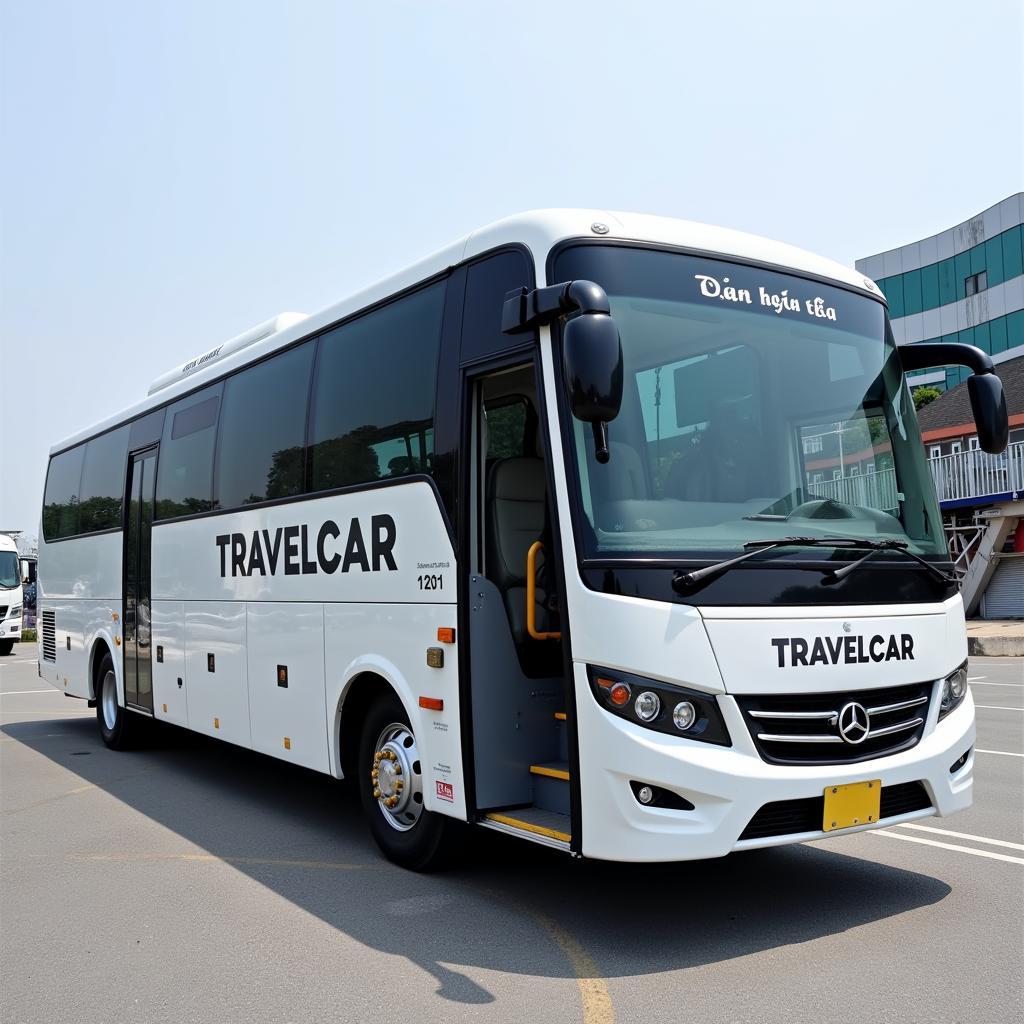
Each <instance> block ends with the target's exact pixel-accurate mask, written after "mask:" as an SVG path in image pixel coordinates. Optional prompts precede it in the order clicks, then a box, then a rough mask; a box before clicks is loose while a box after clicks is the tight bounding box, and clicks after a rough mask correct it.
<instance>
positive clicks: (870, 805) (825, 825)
mask: <svg viewBox="0 0 1024 1024" xmlns="http://www.w3.org/2000/svg"><path fill="white" fill-rule="evenodd" d="M881 806H882V780H881V779H872V780H871V781H870V782H848V783H847V784H846V785H845V786H826V787H825V814H824V816H823V819H822V823H821V827H822V829H823V830H824V831H825V832H834V831H835V830H836V829H837V828H853V826H854V825H871V824H873V823H874V822H876V821H878V812H879V810H880V809H881Z"/></svg>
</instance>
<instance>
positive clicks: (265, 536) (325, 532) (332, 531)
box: [215, 515, 398, 576]
mask: <svg viewBox="0 0 1024 1024" xmlns="http://www.w3.org/2000/svg"><path fill="white" fill-rule="evenodd" d="M342 536H343V530H342V528H341V527H339V526H338V524H337V523H336V522H335V521H334V520H333V519H327V520H325V521H324V523H323V525H321V527H320V529H319V530H318V531H317V534H316V536H315V537H314V536H313V534H312V529H311V528H310V527H309V526H307V525H306V524H302V525H301V526H283V527H281V526H279V527H278V528H277V529H276V530H253V531H252V533H222V534H220V535H219V536H217V537H216V538H215V542H216V544H217V547H218V548H219V549H220V574H221V576H227V575H228V569H229V567H230V571H231V575H232V576H253V575H258V576H276V575H278V574H279V573H283V574H284V575H285V576H299V575H302V576H309V575H312V574H315V573H320V572H322V573H327V574H331V573H335V572H350V571H351V570H352V569H354V568H356V569H359V570H360V571H362V572H379V571H380V570H381V568H386V569H387V570H388V571H389V572H394V571H395V570H396V569H397V568H398V565H397V564H396V562H395V556H394V554H393V550H394V547H395V537H396V532H395V520H394V519H393V518H392V517H391V516H389V515H379V516H371V517H370V528H369V531H368V536H367V535H366V534H364V531H363V527H362V526H361V525H360V522H359V519H358V518H353V519H351V520H350V521H349V523H348V529H347V530H345V531H344V540H342Z"/></svg>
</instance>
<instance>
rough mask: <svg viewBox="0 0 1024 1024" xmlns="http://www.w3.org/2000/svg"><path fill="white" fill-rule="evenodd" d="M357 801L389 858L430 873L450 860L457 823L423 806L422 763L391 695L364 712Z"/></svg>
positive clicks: (402, 711) (399, 705) (400, 710)
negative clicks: (359, 802)
mask: <svg viewBox="0 0 1024 1024" xmlns="http://www.w3.org/2000/svg"><path fill="white" fill-rule="evenodd" d="M358 772H359V777H358V780H357V785H358V787H359V799H360V801H361V802H362V805H363V813H364V814H365V815H366V818H367V821H368V822H369V825H370V832H371V833H372V834H373V838H374V839H375V840H376V842H377V845H378V846H379V847H380V848H381V850H382V851H383V853H384V856H385V857H387V858H388V860H391V861H394V863H396V864H400V865H401V866H402V867H406V868H411V869H412V870H413V871H430V870H434V869H436V868H438V867H441V866H443V865H444V863H445V862H447V861H448V860H449V859H450V855H451V851H452V844H453V841H454V837H453V832H454V831H455V828H456V827H457V826H456V822H455V821H453V820H452V819H450V818H446V817H445V816H444V815H442V814H435V813H433V812H432V811H428V810H427V809H426V808H425V807H424V806H423V766H422V764H421V763H420V755H419V750H418V748H417V746H416V737H415V735H414V734H413V731H412V727H411V726H410V725H409V719H408V715H406V713H405V709H404V708H403V707H402V705H401V703H400V702H399V701H398V699H397V698H396V697H395V696H394V695H392V694H382V695H381V696H380V697H378V698H377V699H376V700H375V701H374V702H373V704H371V705H370V708H369V710H368V712H367V715H366V718H365V720H364V721H363V728H362V733H361V735H360V739H359V767H358Z"/></svg>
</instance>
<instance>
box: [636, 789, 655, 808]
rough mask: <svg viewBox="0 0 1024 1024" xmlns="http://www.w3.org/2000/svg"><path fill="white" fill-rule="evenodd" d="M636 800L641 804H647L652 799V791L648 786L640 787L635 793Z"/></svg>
mask: <svg viewBox="0 0 1024 1024" xmlns="http://www.w3.org/2000/svg"><path fill="white" fill-rule="evenodd" d="M636 798H637V800H639V801H640V803H642V804H649V803H650V802H651V801H652V800H653V799H654V790H653V789H651V787H650V786H641V787H640V788H639V789H638V790H637V791H636Z"/></svg>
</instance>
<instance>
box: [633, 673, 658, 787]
mask: <svg viewBox="0 0 1024 1024" xmlns="http://www.w3.org/2000/svg"><path fill="white" fill-rule="evenodd" d="M633 710H634V711H635V712H636V717H637V718H639V719H640V721H641V722H651V721H653V720H654V719H655V718H657V717H658V712H659V711H660V710H661V698H660V697H659V696H658V695H657V694H656V693H652V692H651V691H650V690H644V692H643V693H641V694H640V696H639V697H637V699H636V703H635V704H634V705H633ZM646 802H647V801H646V800H645V801H644V803H646Z"/></svg>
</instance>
